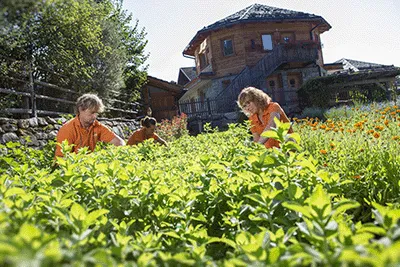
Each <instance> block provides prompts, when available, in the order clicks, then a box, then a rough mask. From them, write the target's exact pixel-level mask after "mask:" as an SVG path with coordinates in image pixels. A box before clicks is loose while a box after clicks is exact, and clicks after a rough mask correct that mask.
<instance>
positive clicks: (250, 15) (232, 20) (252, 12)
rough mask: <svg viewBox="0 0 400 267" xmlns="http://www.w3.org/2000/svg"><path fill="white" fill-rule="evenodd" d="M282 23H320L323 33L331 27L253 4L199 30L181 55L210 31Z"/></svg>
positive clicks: (294, 13)
mask: <svg viewBox="0 0 400 267" xmlns="http://www.w3.org/2000/svg"><path fill="white" fill-rule="evenodd" d="M282 21H315V22H318V23H320V27H321V28H322V29H323V31H327V30H329V29H330V28H331V25H330V24H329V23H328V22H327V21H326V20H325V19H324V18H322V17H321V16H317V15H314V14H309V13H304V12H299V11H293V10H288V9H283V8H277V7H271V6H266V5H261V4H253V5H251V6H248V7H246V8H244V9H242V10H240V11H238V12H236V13H234V14H232V15H230V16H228V17H226V18H224V19H221V20H219V21H217V22H215V23H213V24H211V25H208V26H206V27H204V28H203V29H201V30H199V31H198V32H197V33H196V35H195V37H193V39H192V40H191V41H190V43H189V44H188V46H187V47H186V48H185V50H184V52H183V53H184V54H187V53H185V52H188V51H189V50H190V49H191V48H192V47H193V45H194V44H196V43H198V41H199V39H201V40H203V39H204V38H205V36H206V35H208V33H209V32H210V31H215V30H218V29H221V28H224V27H229V26H233V25H235V24H241V23H251V22H282Z"/></svg>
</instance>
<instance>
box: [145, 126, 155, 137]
mask: <svg viewBox="0 0 400 267" xmlns="http://www.w3.org/2000/svg"><path fill="white" fill-rule="evenodd" d="M145 129H146V135H147V136H151V135H153V134H154V131H155V130H156V126H155V125H152V124H150V127H149V128H147V127H145Z"/></svg>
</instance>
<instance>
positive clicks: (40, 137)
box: [35, 132, 48, 140]
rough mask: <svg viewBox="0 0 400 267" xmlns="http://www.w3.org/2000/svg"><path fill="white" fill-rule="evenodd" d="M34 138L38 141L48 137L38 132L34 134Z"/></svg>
mask: <svg viewBox="0 0 400 267" xmlns="http://www.w3.org/2000/svg"><path fill="white" fill-rule="evenodd" d="M35 136H36V138H37V139H38V140H46V139H47V136H48V135H47V134H46V133H40V132H39V133H36V134H35Z"/></svg>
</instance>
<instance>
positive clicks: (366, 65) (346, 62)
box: [334, 58, 393, 71]
mask: <svg viewBox="0 0 400 267" xmlns="http://www.w3.org/2000/svg"><path fill="white" fill-rule="evenodd" d="M334 63H342V64H343V67H344V69H351V70H353V71H359V70H364V69H379V68H391V67H393V65H382V64H377V63H371V62H364V61H359V60H353V59H348V58H342V59H339V60H337V61H335V62H334Z"/></svg>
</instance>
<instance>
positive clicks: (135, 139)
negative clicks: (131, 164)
mask: <svg viewBox="0 0 400 267" xmlns="http://www.w3.org/2000/svg"><path fill="white" fill-rule="evenodd" d="M140 124H141V125H142V128H140V129H139V130H136V131H134V132H133V134H132V135H131V137H129V140H128V143H127V145H130V146H133V145H137V144H139V143H141V142H143V141H144V140H147V139H150V138H153V139H154V141H155V142H158V143H160V144H162V145H167V142H166V141H165V140H164V139H162V138H161V137H159V136H158V135H157V134H156V133H154V131H155V130H156V124H157V121H156V119H155V118H153V117H147V116H146V117H145V118H143V119H142V120H141V121H140Z"/></svg>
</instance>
